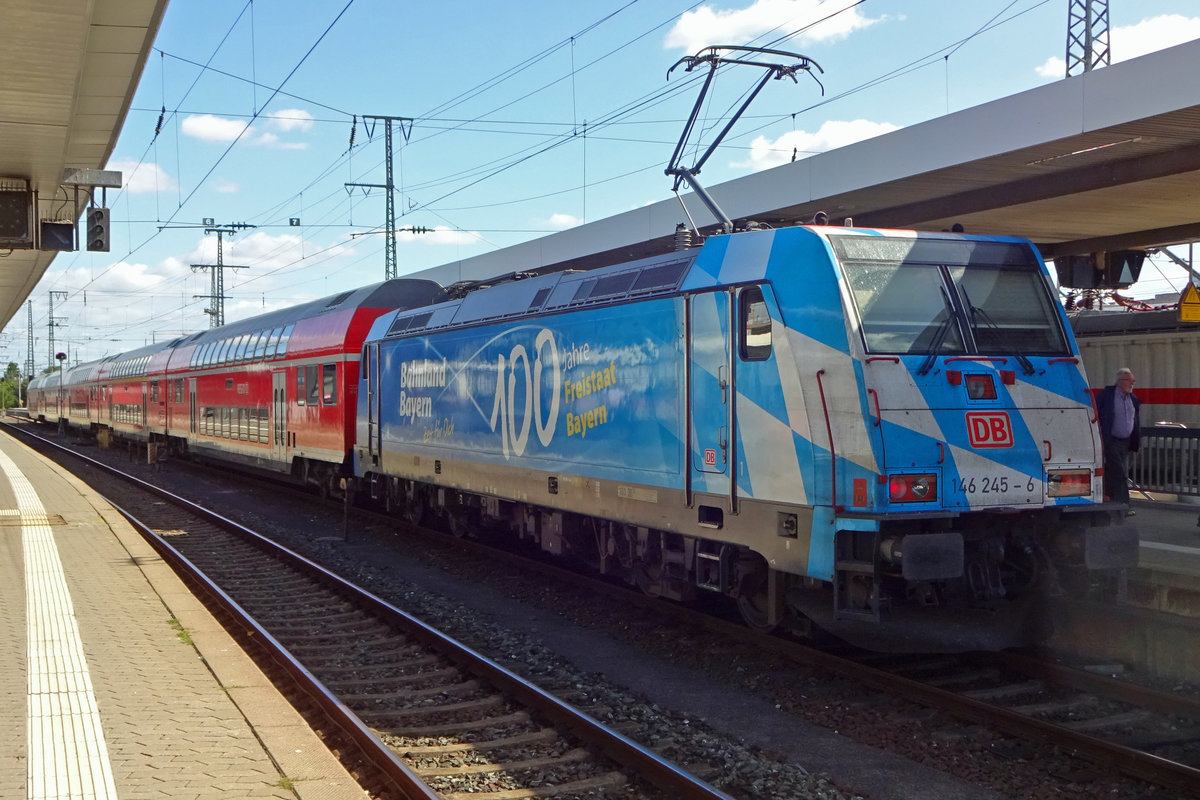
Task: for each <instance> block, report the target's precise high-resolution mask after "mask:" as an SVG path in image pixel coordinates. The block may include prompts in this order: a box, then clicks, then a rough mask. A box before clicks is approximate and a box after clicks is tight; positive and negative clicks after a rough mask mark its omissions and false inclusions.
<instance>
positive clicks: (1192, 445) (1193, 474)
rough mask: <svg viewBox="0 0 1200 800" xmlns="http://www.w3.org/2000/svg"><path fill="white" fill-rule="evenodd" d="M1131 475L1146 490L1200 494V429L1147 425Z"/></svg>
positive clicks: (1196, 495)
mask: <svg viewBox="0 0 1200 800" xmlns="http://www.w3.org/2000/svg"><path fill="white" fill-rule="evenodd" d="M1140 439H1141V446H1140V447H1139V448H1138V451H1137V452H1136V453H1133V454H1131V456H1130V459H1129V477H1130V479H1131V480H1132V481H1133V483H1134V485H1135V486H1136V488H1137V489H1139V490H1141V491H1145V492H1163V493H1168V494H1177V495H1185V496H1189V497H1200V429H1193V428H1158V427H1148V428H1147V427H1144V428H1141V430H1140Z"/></svg>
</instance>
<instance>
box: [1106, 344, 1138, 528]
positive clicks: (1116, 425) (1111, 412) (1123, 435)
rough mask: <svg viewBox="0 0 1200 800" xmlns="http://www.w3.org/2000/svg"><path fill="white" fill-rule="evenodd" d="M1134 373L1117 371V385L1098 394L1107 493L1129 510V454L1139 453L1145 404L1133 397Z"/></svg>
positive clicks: (1122, 370)
mask: <svg viewBox="0 0 1200 800" xmlns="http://www.w3.org/2000/svg"><path fill="white" fill-rule="evenodd" d="M1134 382H1135V381H1134V377H1133V370H1131V369H1129V368H1128V367H1121V368H1120V369H1119V370H1117V376H1116V383H1114V384H1113V385H1112V386H1105V387H1104V388H1103V389H1102V390H1101V391H1100V394H1098V395H1096V415H1097V417H1098V418H1099V422H1100V438H1101V441H1102V442H1103V445H1104V493H1105V494H1106V495H1108V497H1109V498H1110V499H1112V500H1113V501H1115V502H1117V503H1124V504H1125V506H1126V508H1127V510H1126V512H1125V514H1126V515H1127V516H1131V515H1132V514H1133V510H1132V509H1129V508H1128V506H1129V472H1128V467H1127V465H1126V461H1127V460H1128V455H1129V454H1130V453H1136V452H1137V449H1138V445H1139V443H1140V442H1139V439H1138V427H1139V425H1140V422H1139V420H1138V411H1139V410H1140V409H1141V407H1142V401H1141V400H1139V399H1137V397H1136V396H1134V394H1133V384H1134Z"/></svg>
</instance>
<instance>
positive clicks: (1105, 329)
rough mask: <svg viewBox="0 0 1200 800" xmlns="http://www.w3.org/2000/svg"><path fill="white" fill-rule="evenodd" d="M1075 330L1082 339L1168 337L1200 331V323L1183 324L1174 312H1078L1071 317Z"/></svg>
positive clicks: (1175, 311) (1169, 310)
mask: <svg viewBox="0 0 1200 800" xmlns="http://www.w3.org/2000/svg"><path fill="white" fill-rule="evenodd" d="M1068 318H1069V319H1070V321H1071V330H1073V331H1074V332H1075V335H1076V336H1077V337H1080V338H1084V337H1088V336H1105V335H1109V334H1120V333H1166V332H1168V331H1186V330H1196V329H1197V328H1200V323H1196V322H1180V320H1179V312H1178V311H1177V310H1176V309H1174V308H1168V309H1163V310H1161V311H1086V310H1085V311H1078V312H1074V313H1072V314H1070V315H1068Z"/></svg>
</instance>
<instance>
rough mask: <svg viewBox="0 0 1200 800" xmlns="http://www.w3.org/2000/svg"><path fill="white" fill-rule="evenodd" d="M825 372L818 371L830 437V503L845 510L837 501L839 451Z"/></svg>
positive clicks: (836, 508)
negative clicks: (826, 391)
mask: <svg viewBox="0 0 1200 800" xmlns="http://www.w3.org/2000/svg"><path fill="white" fill-rule="evenodd" d="M824 374H825V370H823V369H819V370H817V390H818V391H819V392H820V393H821V411H822V412H823V413H824V414H825V435H826V436H828V437H829V481H830V483H829V502H830V505H832V506H833V510H834V511H842V510H844V509H843V508H842V507H841V506H839V505H838V501H837V451H836V450H835V449H834V447H833V425H831V424H830V422H829V404H828V403H826V402H825V383H824V382H823V381H822V380H821V376H822V375H824Z"/></svg>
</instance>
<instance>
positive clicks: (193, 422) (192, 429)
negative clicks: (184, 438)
mask: <svg viewBox="0 0 1200 800" xmlns="http://www.w3.org/2000/svg"><path fill="white" fill-rule="evenodd" d="M187 387H188V433H190V434H191V435H192V438H195V436H196V427H197V420H198V419H199V417H198V416H197V414H198V409H197V408H196V379H195V378H188V379H187Z"/></svg>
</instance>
